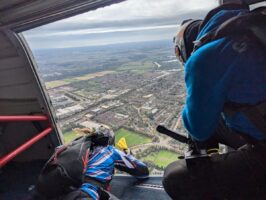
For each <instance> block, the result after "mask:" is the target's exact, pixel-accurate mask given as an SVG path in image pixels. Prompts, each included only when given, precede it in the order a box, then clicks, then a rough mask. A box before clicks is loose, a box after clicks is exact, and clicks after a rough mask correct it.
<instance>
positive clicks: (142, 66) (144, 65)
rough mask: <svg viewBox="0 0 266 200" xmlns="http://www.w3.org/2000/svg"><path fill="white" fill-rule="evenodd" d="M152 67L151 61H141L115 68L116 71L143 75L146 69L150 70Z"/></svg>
mask: <svg viewBox="0 0 266 200" xmlns="http://www.w3.org/2000/svg"><path fill="white" fill-rule="evenodd" d="M153 67H154V64H153V63H152V62H151V61H143V62H128V63H126V64H124V65H122V66H121V67H119V68H116V71H127V70H131V71H135V72H140V73H144V72H145V71H147V70H148V69H152V68H153Z"/></svg>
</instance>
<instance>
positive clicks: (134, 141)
mask: <svg viewBox="0 0 266 200" xmlns="http://www.w3.org/2000/svg"><path fill="white" fill-rule="evenodd" d="M121 137H125V138H126V141H127V145H128V146H129V147H132V146H136V145H139V144H146V143H150V142H152V140H151V138H149V137H147V136H144V135H141V134H139V133H136V132H132V131H129V130H126V129H124V128H121V129H119V130H118V131H116V132H115V143H117V142H118V140H119V139H120V138H121Z"/></svg>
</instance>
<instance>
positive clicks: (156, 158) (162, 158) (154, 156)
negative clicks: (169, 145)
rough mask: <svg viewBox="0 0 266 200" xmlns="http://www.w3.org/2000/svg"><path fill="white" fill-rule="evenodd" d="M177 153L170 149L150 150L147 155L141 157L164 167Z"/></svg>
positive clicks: (175, 158) (174, 158) (175, 157)
mask: <svg viewBox="0 0 266 200" xmlns="http://www.w3.org/2000/svg"><path fill="white" fill-rule="evenodd" d="M177 157H178V155H177V154H176V153H174V152H172V151H167V150H160V151H157V152H152V153H151V154H149V155H148V156H146V157H144V158H142V160H143V161H150V162H152V163H154V164H155V165H157V166H158V167H163V168H165V167H166V166H167V165H168V164H170V163H171V162H173V161H175V160H177Z"/></svg>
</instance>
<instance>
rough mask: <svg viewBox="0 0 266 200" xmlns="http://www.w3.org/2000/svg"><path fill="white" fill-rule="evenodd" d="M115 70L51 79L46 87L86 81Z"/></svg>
mask: <svg viewBox="0 0 266 200" xmlns="http://www.w3.org/2000/svg"><path fill="white" fill-rule="evenodd" d="M113 72H114V71H102V72H97V73H93V74H85V75H83V76H78V77H74V78H71V79H70V78H67V79H62V80H57V81H50V82H46V83H45V85H46V88H47V89H52V88H55V87H60V86H63V85H68V84H70V83H74V82H79V81H86V80H89V79H93V78H96V77H101V76H104V75H106V74H111V73H113Z"/></svg>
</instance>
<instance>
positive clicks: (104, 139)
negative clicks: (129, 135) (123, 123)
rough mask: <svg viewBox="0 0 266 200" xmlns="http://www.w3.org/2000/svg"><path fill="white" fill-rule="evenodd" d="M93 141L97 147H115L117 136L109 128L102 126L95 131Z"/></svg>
mask: <svg viewBox="0 0 266 200" xmlns="http://www.w3.org/2000/svg"><path fill="white" fill-rule="evenodd" d="M91 140H92V142H93V143H94V144H95V145H97V146H107V145H114V143H115V134H114V132H113V131H112V130H111V129H110V128H109V127H107V126H103V125H101V126H99V127H98V128H96V129H95V134H94V135H93V136H92V139H91Z"/></svg>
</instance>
